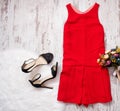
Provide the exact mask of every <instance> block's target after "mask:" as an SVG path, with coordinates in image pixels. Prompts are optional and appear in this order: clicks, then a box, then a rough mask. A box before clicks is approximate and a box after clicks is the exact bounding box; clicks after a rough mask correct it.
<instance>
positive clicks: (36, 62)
mask: <svg viewBox="0 0 120 111" xmlns="http://www.w3.org/2000/svg"><path fill="white" fill-rule="evenodd" d="M28 62H29V61H28ZM40 64H47V61H46V60H45V59H44V58H43V57H42V56H40V57H38V58H37V59H34V60H33V61H31V62H29V63H28V64H26V65H25V66H24V69H28V70H32V69H33V68H35V67H36V66H38V65H40ZM29 68H30V69H29Z"/></svg>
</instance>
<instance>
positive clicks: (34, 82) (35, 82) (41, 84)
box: [29, 62, 58, 89]
mask: <svg viewBox="0 0 120 111" xmlns="http://www.w3.org/2000/svg"><path fill="white" fill-rule="evenodd" d="M57 67H58V62H56V65H54V66H52V68H51V73H52V74H51V75H49V76H48V77H45V78H43V79H41V80H40V77H41V74H37V75H35V76H34V77H33V79H32V80H29V82H30V83H31V84H32V86H34V87H36V88H48V89H53V87H48V86H45V85H44V83H45V82H46V81H48V80H50V79H54V78H55V77H56V75H57ZM38 75H39V76H38ZM37 76H38V77H37Z"/></svg>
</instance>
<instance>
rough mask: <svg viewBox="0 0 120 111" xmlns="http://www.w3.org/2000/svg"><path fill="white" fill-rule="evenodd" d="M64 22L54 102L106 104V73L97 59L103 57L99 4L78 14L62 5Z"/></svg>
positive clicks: (109, 97) (69, 7) (107, 92)
mask: <svg viewBox="0 0 120 111" xmlns="http://www.w3.org/2000/svg"><path fill="white" fill-rule="evenodd" d="M66 7H67V10H68V18H67V21H66V22H65V24H64V39H63V49H64V50H63V65H62V72H61V75H60V84H59V90H58V98H57V99H58V100H59V101H63V102H69V103H76V104H79V105H80V104H84V105H85V106H88V104H93V103H98V102H102V103H104V102H110V101H111V100H112V97H111V88H110V78H109V73H108V70H107V69H106V68H101V67H100V66H99V65H98V63H97V59H98V58H99V54H102V53H104V51H105V46H104V29H103V26H102V25H101V23H100V21H99V18H98V7H99V4H98V3H95V4H94V5H93V6H92V7H91V8H90V9H89V10H87V12H80V11H78V10H77V9H75V7H73V6H72V5H71V4H70V3H69V4H68V5H66Z"/></svg>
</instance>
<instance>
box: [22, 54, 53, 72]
mask: <svg viewBox="0 0 120 111" xmlns="http://www.w3.org/2000/svg"><path fill="white" fill-rule="evenodd" d="M52 59H53V54H52V53H45V54H41V55H40V56H39V57H38V58H37V59H34V58H30V59H28V60H26V61H24V63H23V65H22V66H21V70H22V71H23V72H25V73H29V72H31V71H32V70H33V69H34V68H35V67H37V66H39V65H43V64H49V63H50V62H51V61H52Z"/></svg>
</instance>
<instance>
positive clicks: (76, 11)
mask: <svg viewBox="0 0 120 111" xmlns="http://www.w3.org/2000/svg"><path fill="white" fill-rule="evenodd" d="M68 5H70V7H71V9H72V10H73V12H74V13H76V14H78V15H85V14H88V13H89V12H91V11H92V10H93V9H94V8H95V6H96V5H98V4H97V3H96V2H95V3H94V4H93V5H92V6H90V7H89V8H88V9H86V10H85V11H80V10H79V9H77V8H76V7H75V6H74V5H72V4H71V3H69V4H68Z"/></svg>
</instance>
